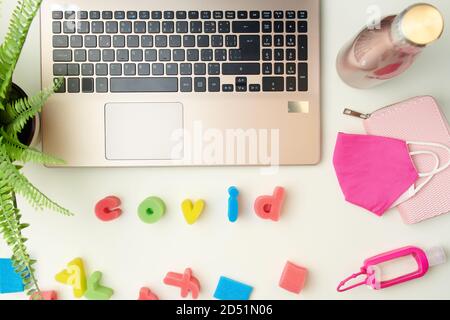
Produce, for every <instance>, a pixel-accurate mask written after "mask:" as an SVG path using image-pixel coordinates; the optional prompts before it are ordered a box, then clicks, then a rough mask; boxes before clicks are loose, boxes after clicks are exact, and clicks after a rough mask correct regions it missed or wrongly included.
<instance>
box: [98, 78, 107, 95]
mask: <svg viewBox="0 0 450 320" xmlns="http://www.w3.org/2000/svg"><path fill="white" fill-rule="evenodd" d="M95 89H96V92H98V93H105V92H108V78H96V79H95Z"/></svg>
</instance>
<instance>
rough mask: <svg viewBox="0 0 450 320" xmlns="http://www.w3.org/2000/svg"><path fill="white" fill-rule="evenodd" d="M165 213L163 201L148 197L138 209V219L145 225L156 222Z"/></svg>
mask: <svg viewBox="0 0 450 320" xmlns="http://www.w3.org/2000/svg"><path fill="white" fill-rule="evenodd" d="M165 212H166V205H165V203H164V201H163V200H162V199H160V198H158V197H148V198H147V199H145V200H144V201H142V202H141V204H140V205H139V207H138V215H139V218H140V219H141V220H142V221H143V222H145V223H150V224H153V223H156V222H158V221H159V220H160V219H161V218H162V216H163V215H164V213H165Z"/></svg>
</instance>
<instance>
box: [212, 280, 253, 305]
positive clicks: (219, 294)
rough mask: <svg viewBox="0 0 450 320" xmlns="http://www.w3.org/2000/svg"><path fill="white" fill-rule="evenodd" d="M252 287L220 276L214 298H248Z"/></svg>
mask: <svg viewBox="0 0 450 320" xmlns="http://www.w3.org/2000/svg"><path fill="white" fill-rule="evenodd" d="M252 291H253V288H252V287H251V286H249V285H246V284H244V283H242V282H238V281H235V280H232V279H229V278H227V277H220V279H219V283H218V284H217V287H216V291H215V292H214V298H216V299H219V300H249V299H250V295H251V293H252Z"/></svg>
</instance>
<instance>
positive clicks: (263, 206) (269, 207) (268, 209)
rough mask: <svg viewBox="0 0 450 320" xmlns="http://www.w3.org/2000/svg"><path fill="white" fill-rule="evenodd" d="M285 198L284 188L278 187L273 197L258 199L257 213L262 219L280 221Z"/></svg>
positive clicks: (255, 207) (256, 203) (255, 206)
mask: <svg viewBox="0 0 450 320" xmlns="http://www.w3.org/2000/svg"><path fill="white" fill-rule="evenodd" d="M284 197H285V191H284V188H282V187H276V188H275V190H274V192H273V195H271V196H261V197H258V198H257V199H256V201H255V205H254V209H255V213H256V214H257V215H258V216H259V217H260V218H262V219H270V220H273V221H278V220H280V216H281V208H282V206H283V202H284Z"/></svg>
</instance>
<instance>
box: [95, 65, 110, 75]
mask: <svg viewBox="0 0 450 320" xmlns="http://www.w3.org/2000/svg"><path fill="white" fill-rule="evenodd" d="M95 75H97V76H107V75H108V64H106V63H97V64H96V65H95Z"/></svg>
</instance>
